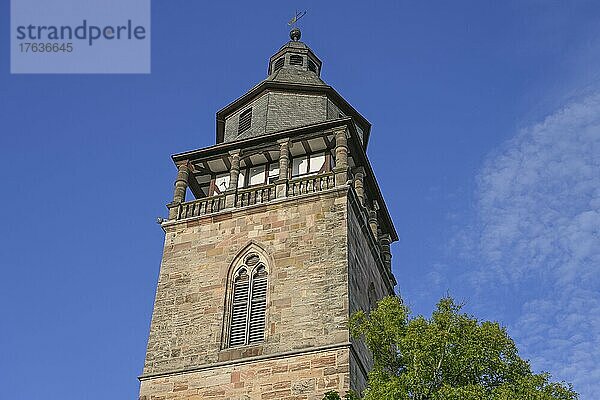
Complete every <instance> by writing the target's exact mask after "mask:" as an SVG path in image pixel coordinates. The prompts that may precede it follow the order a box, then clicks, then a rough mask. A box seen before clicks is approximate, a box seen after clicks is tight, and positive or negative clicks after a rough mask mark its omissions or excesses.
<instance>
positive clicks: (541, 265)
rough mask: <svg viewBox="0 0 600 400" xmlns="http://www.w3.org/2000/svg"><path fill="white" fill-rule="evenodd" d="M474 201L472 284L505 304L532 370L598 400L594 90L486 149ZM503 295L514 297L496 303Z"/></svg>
mask: <svg viewBox="0 0 600 400" xmlns="http://www.w3.org/2000/svg"><path fill="white" fill-rule="evenodd" d="M476 207H477V213H478V215H477V223H476V224H475V226H474V227H472V229H471V230H470V231H469V234H468V235H466V236H465V237H463V238H461V240H459V241H458V242H459V243H461V242H462V243H463V245H462V249H461V250H462V252H463V253H468V254H470V256H471V259H472V260H473V261H477V263H478V265H481V267H479V268H477V269H476V271H475V272H474V273H470V274H469V276H470V282H471V283H472V284H473V285H474V286H475V287H476V288H477V289H478V290H479V291H480V292H482V291H483V292H486V293H487V295H486V296H485V297H487V298H488V299H496V300H498V301H499V302H500V303H502V302H504V303H510V307H512V310H508V309H507V310H505V312H506V313H507V315H508V314H510V315H512V316H513V317H514V318H512V319H513V323H511V324H510V328H511V332H512V334H513V336H514V337H515V339H516V340H517V342H518V344H519V345H520V348H521V349H522V353H523V355H524V356H525V357H527V358H530V359H531V361H532V365H533V367H534V369H536V370H547V371H550V372H551V373H552V374H553V375H554V376H555V377H556V378H557V379H564V380H568V381H571V382H573V384H574V385H575V389H576V390H578V391H579V392H580V393H581V395H582V396H581V398H582V399H584V400H585V399H588V400H592V399H597V398H600V94H595V95H590V96H588V97H586V98H584V99H582V100H580V101H577V102H573V103H571V104H569V105H568V106H566V107H564V108H563V109H562V110H560V111H558V112H556V113H554V114H553V115H550V116H549V117H547V118H546V119H545V120H544V121H543V122H542V123H539V124H537V125H534V126H532V127H530V128H527V129H524V130H522V131H521V132H519V133H518V134H517V135H516V136H515V137H514V138H513V139H512V140H510V141H509V142H508V143H506V145H505V146H504V147H503V148H502V150H501V151H500V152H498V153H497V154H493V155H491V156H490V157H489V159H488V161H487V162H486V164H485V165H484V167H483V169H482V171H481V173H480V175H479V178H478V190H477V202H476ZM465 239H466V240H465ZM471 272H473V271H471ZM506 293H511V295H513V296H514V297H512V298H510V299H507V298H504V299H499V296H501V295H504V296H505V295H506Z"/></svg>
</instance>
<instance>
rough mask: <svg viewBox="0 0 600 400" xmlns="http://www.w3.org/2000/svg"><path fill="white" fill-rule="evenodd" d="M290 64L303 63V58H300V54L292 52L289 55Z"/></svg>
mask: <svg viewBox="0 0 600 400" xmlns="http://www.w3.org/2000/svg"><path fill="white" fill-rule="evenodd" d="M290 65H304V60H303V59H302V56H299V55H297V54H292V55H291V56H290Z"/></svg>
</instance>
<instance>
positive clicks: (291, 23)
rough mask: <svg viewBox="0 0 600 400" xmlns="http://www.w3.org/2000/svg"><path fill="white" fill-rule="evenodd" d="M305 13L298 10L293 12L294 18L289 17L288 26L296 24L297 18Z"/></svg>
mask: <svg viewBox="0 0 600 400" xmlns="http://www.w3.org/2000/svg"><path fill="white" fill-rule="evenodd" d="M305 15H306V11H300V12H298V10H296V14H294V18H292V19H290V21H289V22H288V25H289V26H293V27H295V26H296V23H298V20H299V19H300V18H302V17H304V16H305Z"/></svg>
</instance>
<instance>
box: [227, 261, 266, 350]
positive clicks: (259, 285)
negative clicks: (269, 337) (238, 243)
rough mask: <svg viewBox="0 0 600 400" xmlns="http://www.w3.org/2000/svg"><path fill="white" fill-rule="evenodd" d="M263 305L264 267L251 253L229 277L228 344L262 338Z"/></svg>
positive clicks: (264, 299)
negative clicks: (229, 315)
mask: <svg viewBox="0 0 600 400" xmlns="http://www.w3.org/2000/svg"><path fill="white" fill-rule="evenodd" d="M249 271H250V272H249ZM266 308H267V270H266V268H265V265H264V264H263V263H262V262H261V260H260V257H259V256H258V255H257V254H255V253H251V254H249V255H248V256H246V257H245V259H244V264H243V266H241V267H240V268H239V269H238V270H237V271H236V273H235V275H234V279H233V297H232V301H231V325H230V333H229V346H230V347H235V346H243V345H247V344H252V343H258V342H262V341H263V339H264V335H265V313H266Z"/></svg>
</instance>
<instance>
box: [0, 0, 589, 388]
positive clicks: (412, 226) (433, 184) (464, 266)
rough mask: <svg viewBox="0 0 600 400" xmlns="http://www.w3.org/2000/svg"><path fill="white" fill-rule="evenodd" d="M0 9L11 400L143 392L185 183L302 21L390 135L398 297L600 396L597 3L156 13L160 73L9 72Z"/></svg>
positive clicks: (238, 6)
mask: <svg viewBox="0 0 600 400" xmlns="http://www.w3.org/2000/svg"><path fill="white" fill-rule="evenodd" d="M8 3H9V2H8V1H7V0H2V2H1V3H0V4H1V9H0V26H2V32H4V34H3V35H1V36H0V51H1V54H3V55H4V57H1V58H0V59H1V60H2V62H0V132H1V134H0V148H1V149H2V156H1V157H0V180H1V181H2V188H3V190H2V194H3V195H2V196H1V197H0V202H1V206H2V209H3V210H4V212H3V220H4V223H3V224H2V225H1V227H0V230H1V237H2V240H1V241H0V259H1V260H2V264H1V265H2V290H0V304H1V306H0V307H1V309H0V311H1V313H2V324H1V326H2V329H0V341H1V342H2V343H3V347H2V350H0V382H2V383H3V385H2V387H3V389H2V392H3V396H5V397H6V398H11V399H41V398H61V399H81V398H85V399H105V398H135V397H136V396H137V391H138V382H137V379H136V376H137V375H138V374H139V373H140V372H141V369H142V364H143V358H144V353H145V346H146V339H147V334H148V329H149V323H150V315H151V311H152V302H153V297H154V290H155V285H156V280H157V276H158V268H159V263H160V257H161V251H162V240H163V233H162V231H161V229H160V227H159V226H158V225H156V223H155V219H156V217H157V216H159V215H165V214H166V209H165V207H164V205H165V204H166V203H167V202H169V201H170V198H171V196H172V184H173V180H174V177H175V173H176V171H175V168H174V167H173V165H172V163H171V160H170V157H169V156H170V154H173V153H176V152H180V151H185V150H189V149H194V148H199V147H204V146H209V145H211V144H213V143H214V127H215V121H214V119H215V112H216V111H217V110H218V109H219V108H221V107H222V106H224V105H226V104H227V103H229V102H230V101H231V100H233V99H235V98H236V97H238V96H239V95H241V94H242V93H244V92H245V91H246V90H247V89H249V88H250V87H252V86H253V85H254V84H255V83H257V82H259V81H260V80H262V79H263V78H264V77H265V74H266V68H267V60H268V58H269V56H270V55H271V54H273V53H274V52H275V51H276V50H277V49H278V48H279V47H280V46H281V45H282V44H283V43H284V42H285V41H286V40H287V31H288V29H287V26H286V24H285V23H286V21H287V20H288V19H289V18H290V17H291V14H292V13H293V10H294V9H295V8H298V9H308V14H307V15H306V17H305V18H304V20H303V23H302V24H301V27H302V30H303V40H304V41H305V42H306V43H307V44H309V45H310V46H311V47H312V49H313V50H314V51H315V52H316V54H317V55H319V56H320V58H321V59H322V60H323V62H324V64H323V78H324V80H325V81H326V82H327V83H329V84H331V85H332V86H334V87H335V88H336V89H337V90H338V91H339V92H340V93H341V94H342V95H343V96H345V97H346V99H347V100H348V101H349V102H350V103H352V104H353V105H354V106H355V107H356V108H357V109H358V110H359V111H360V112H361V113H362V114H363V115H364V116H365V117H366V118H367V119H369V121H370V122H371V123H372V124H373V129H372V135H371V143H370V147H369V155H370V158H371V160H372V163H373V166H374V169H375V171H376V173H377V176H378V179H379V181H380V185H381V188H382V191H383V193H384V196H385V198H386V201H387V204H388V208H389V209H390V212H391V214H392V216H393V218H394V221H395V223H396V227H397V230H398V232H399V234H400V236H401V241H400V242H399V243H396V244H395V245H394V246H393V254H394V260H393V265H394V272H395V274H396V276H397V279H398V282H399V285H398V289H399V290H400V291H401V293H402V295H403V297H404V298H405V300H406V301H407V303H409V304H410V305H411V306H412V308H413V309H414V310H415V312H417V313H424V314H428V313H429V312H430V311H431V309H432V308H433V306H434V304H435V302H436V300H437V299H438V298H439V297H441V296H442V295H444V294H445V293H446V292H450V293H451V294H452V295H454V296H455V297H456V298H457V299H459V300H460V301H464V302H465V303H466V309H467V311H469V312H472V313H474V314H476V315H477V316H479V317H481V318H486V319H492V320H499V321H500V322H502V323H503V324H505V325H506V326H507V327H508V329H509V333H510V334H511V335H512V336H513V337H514V338H515V340H516V341H517V343H518V345H519V348H520V349H521V353H522V355H523V356H524V357H526V358H528V359H530V360H531V362H532V365H533V368H534V369H535V370H536V371H540V370H547V371H550V372H551V373H552V374H553V375H554V377H555V379H559V380H563V379H564V380H568V381H571V382H573V383H574V384H575V389H576V390H578V391H579V392H580V393H581V394H582V396H581V398H582V399H585V400H592V399H596V398H599V397H600V384H599V383H598V382H600V364H599V363H598V362H597V360H598V359H600V275H599V273H598V271H599V267H600V237H599V235H600V233H599V231H600V165H599V164H600V24H599V22H600V5H598V4H594V3H595V2H593V1H574V2H558V1H541V0H519V1H504V2H494V1H481V0H478V1H457V2H447V1H419V2H417V1H398V2H395V1H394V2H391V1H390V2H361V3H358V2H352V3H350V2H322V1H298V2H296V3H291V2H289V3H287V2H286V3H285V4H283V3H282V2H281V1H278V2H275V1H272V2H239V3H238V2H211V3H208V2H193V1H181V0H170V1H154V2H153V4H152V14H153V15H152V74H150V75H10V74H9V60H8V46H9V36H8V25H9V6H8Z"/></svg>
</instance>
